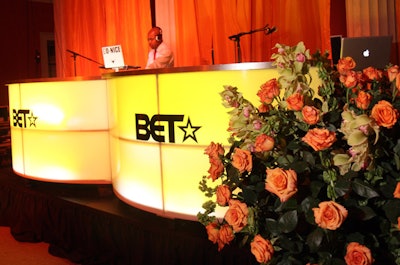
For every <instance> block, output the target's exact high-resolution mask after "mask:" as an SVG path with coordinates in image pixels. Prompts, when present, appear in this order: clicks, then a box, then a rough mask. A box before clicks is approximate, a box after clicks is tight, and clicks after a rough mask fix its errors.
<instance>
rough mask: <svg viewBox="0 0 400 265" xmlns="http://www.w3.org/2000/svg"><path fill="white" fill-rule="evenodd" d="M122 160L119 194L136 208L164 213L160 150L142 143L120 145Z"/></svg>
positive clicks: (116, 184) (116, 183) (115, 180)
mask: <svg viewBox="0 0 400 265" xmlns="http://www.w3.org/2000/svg"><path fill="white" fill-rule="evenodd" d="M119 146H120V151H121V156H120V164H121V168H120V170H119V172H118V173H119V174H118V176H116V177H115V178H113V186H114V189H115V190H117V192H118V193H119V194H120V196H122V197H123V198H125V199H126V200H128V201H129V202H130V203H132V204H134V205H135V206H140V205H143V206H145V207H150V208H153V209H156V210H160V211H163V202H162V192H161V191H162V185H163V183H162V170H161V162H160V146H159V145H158V144H149V143H141V142H127V141H120V142H119Z"/></svg>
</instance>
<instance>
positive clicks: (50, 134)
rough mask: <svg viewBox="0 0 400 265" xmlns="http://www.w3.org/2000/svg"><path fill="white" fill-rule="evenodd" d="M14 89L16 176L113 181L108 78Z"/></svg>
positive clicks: (15, 86)
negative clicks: (106, 80)
mask: <svg viewBox="0 0 400 265" xmlns="http://www.w3.org/2000/svg"><path fill="white" fill-rule="evenodd" d="M8 88H9V110H10V129H11V146H12V166H13V170H14V172H15V173H16V174H18V175H20V176H23V177H27V178H32V179H37V180H43V181H52V182H63V183H111V164H110V142H109V115H108V114H109V113H108V109H109V108H108V93H107V87H106V83H105V81H104V80H101V79H98V80H75V79H74V80H55V81H53V80H49V81H37V82H23V83H15V84H11V85H9V86H8Z"/></svg>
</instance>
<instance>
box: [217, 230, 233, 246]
mask: <svg viewBox="0 0 400 265" xmlns="http://www.w3.org/2000/svg"><path fill="white" fill-rule="evenodd" d="M234 238H235V236H234V235H233V230H232V227H231V226H230V225H228V224H224V225H222V226H221V228H220V229H219V233H218V241H217V242H218V251H221V249H223V247H224V246H225V245H226V244H229V243H230V242H231V241H232V240H233V239H234Z"/></svg>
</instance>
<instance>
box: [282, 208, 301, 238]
mask: <svg viewBox="0 0 400 265" xmlns="http://www.w3.org/2000/svg"><path fill="white" fill-rule="evenodd" d="M278 222H279V225H280V226H281V229H282V232H284V233H290V232H292V231H293V230H294V229H296V226H297V222H298V216H297V211H296V210H294V211H290V212H287V213H285V214H283V215H282V216H281V217H280V218H279V221H278Z"/></svg>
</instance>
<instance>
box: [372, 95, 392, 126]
mask: <svg viewBox="0 0 400 265" xmlns="http://www.w3.org/2000/svg"><path fill="white" fill-rule="evenodd" d="M371 117H372V118H373V119H374V120H375V121H376V123H377V124H378V125H379V126H383V127H386V128H392V127H393V125H394V124H395V123H396V122H397V119H398V117H399V113H398V111H397V109H395V108H393V106H392V104H390V103H389V102H387V101H386V100H381V101H379V102H378V103H377V104H376V105H375V106H374V107H373V108H372V111H371Z"/></svg>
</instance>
